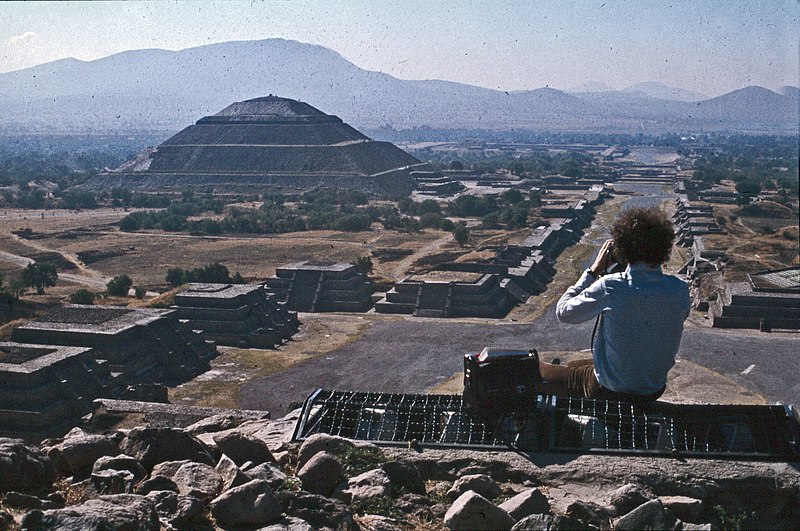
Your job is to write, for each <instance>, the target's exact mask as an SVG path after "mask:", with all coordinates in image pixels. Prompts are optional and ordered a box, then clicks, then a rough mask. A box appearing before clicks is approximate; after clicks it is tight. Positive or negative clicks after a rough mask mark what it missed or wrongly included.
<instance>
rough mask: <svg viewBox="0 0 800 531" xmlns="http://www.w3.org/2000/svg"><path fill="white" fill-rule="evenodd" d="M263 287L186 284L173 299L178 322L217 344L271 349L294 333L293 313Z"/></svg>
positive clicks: (295, 330)
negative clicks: (185, 322) (196, 330)
mask: <svg viewBox="0 0 800 531" xmlns="http://www.w3.org/2000/svg"><path fill="white" fill-rule="evenodd" d="M277 298H278V297H277V295H275V294H274V293H267V291H266V290H265V289H264V286H263V285H260V284H258V285H254V284H197V283H194V284H189V288H188V289H187V290H186V291H184V292H181V293H178V294H177V295H176V296H175V305H174V306H173V307H172V308H173V309H174V310H175V311H176V312H177V316H178V319H181V320H186V321H187V322H188V324H189V326H190V327H191V328H192V329H198V330H202V331H203V332H205V334H206V336H207V337H208V338H209V339H211V340H214V341H216V342H217V344H220V345H227V346H232V347H243V348H248V347H253V348H272V347H274V346H276V345H280V344H281V343H283V342H284V341H287V340H289V339H290V338H291V337H292V336H293V335H294V334H295V333H296V332H297V330H298V328H299V325H300V323H299V321H298V320H297V313H295V312H290V311H288V310H287V309H286V307H285V305H283V304H280V303H278V302H277Z"/></svg>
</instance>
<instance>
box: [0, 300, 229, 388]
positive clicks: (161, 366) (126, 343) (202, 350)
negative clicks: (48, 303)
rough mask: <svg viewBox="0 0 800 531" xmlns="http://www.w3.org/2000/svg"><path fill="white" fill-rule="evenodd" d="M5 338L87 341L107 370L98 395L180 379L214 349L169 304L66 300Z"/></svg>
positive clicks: (197, 369)
mask: <svg viewBox="0 0 800 531" xmlns="http://www.w3.org/2000/svg"><path fill="white" fill-rule="evenodd" d="M11 339H12V340H13V341H16V342H20V343H32V344H39V345H64V346H73V347H91V348H92V354H93V357H94V359H95V361H96V362H97V363H98V364H99V365H102V366H103V367H104V368H105V370H107V371H108V373H109V374H110V375H111V380H110V381H108V382H106V383H105V384H104V391H105V394H104V395H103V396H111V395H114V394H118V393H120V392H121V390H122V389H124V388H125V387H127V386H129V385H137V384H145V385H146V384H166V385H171V384H177V383H180V382H185V381H187V380H190V379H192V378H194V377H195V376H197V375H198V374H200V373H203V372H205V371H207V370H208V369H209V363H208V362H209V360H210V359H212V358H214V357H215V356H216V355H217V350H216V347H215V346H214V344H213V342H209V341H206V339H205V336H204V335H203V334H202V333H198V332H195V331H193V330H192V329H191V328H190V327H189V326H188V325H187V324H185V323H182V322H180V321H179V320H178V316H177V312H176V311H175V310H162V309H154V308H136V309H133V308H120V307H113V306H83V305H77V304H70V305H66V306H63V307H61V308H59V309H57V310H55V311H53V312H51V313H49V314H47V315H45V316H43V317H40V318H38V319H35V320H32V321H29V322H27V323H25V324H23V325H21V326H18V327H16V328H14V330H13V331H12V333H11ZM93 398H95V397H93Z"/></svg>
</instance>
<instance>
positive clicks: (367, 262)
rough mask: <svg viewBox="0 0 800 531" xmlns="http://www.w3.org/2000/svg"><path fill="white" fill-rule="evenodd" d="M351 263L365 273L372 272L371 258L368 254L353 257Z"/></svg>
mask: <svg viewBox="0 0 800 531" xmlns="http://www.w3.org/2000/svg"><path fill="white" fill-rule="evenodd" d="M353 265H355V266H356V267H357V268H358V270H359V271H361V272H362V273H364V274H365V275H366V274H369V273H371V272H372V258H371V257H369V256H359V257H358V258H356V259H355V261H354V262H353Z"/></svg>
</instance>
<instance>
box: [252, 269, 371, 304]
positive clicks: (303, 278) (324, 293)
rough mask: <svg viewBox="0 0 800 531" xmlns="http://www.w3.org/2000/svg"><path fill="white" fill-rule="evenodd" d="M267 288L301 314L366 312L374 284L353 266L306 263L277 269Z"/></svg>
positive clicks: (268, 280) (269, 279) (268, 281)
mask: <svg viewBox="0 0 800 531" xmlns="http://www.w3.org/2000/svg"><path fill="white" fill-rule="evenodd" d="M267 289H269V290H270V291H272V292H274V293H275V294H276V295H277V297H278V300H280V301H282V302H285V303H286V307H287V308H288V309H290V310H293V311H298V312H365V311H367V310H368V309H370V308H371V307H372V292H373V290H374V289H373V286H372V282H371V281H370V280H369V279H368V278H367V276H366V275H364V274H363V273H362V272H361V271H359V269H358V268H357V267H356V266H355V265H353V264H350V263H347V262H339V263H331V262H321V261H303V262H297V263H294V264H286V265H284V266H281V267H279V268H277V269H276V271H275V276H274V277H272V278H268V279H267Z"/></svg>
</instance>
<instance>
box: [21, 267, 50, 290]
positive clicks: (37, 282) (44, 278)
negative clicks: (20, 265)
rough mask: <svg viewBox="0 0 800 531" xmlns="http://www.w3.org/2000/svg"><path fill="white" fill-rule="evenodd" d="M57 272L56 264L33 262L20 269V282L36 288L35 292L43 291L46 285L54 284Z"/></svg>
mask: <svg viewBox="0 0 800 531" xmlns="http://www.w3.org/2000/svg"><path fill="white" fill-rule="evenodd" d="M56 279H58V273H57V272H56V266H54V265H53V264H50V263H48V262H41V263H39V262H33V263H31V264H28V266H27V267H26V268H25V269H23V270H22V283H23V284H24V285H25V286H30V287H33V288H36V293H38V294H40V295H41V294H42V293H44V288H45V287H47V286H55V285H56Z"/></svg>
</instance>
